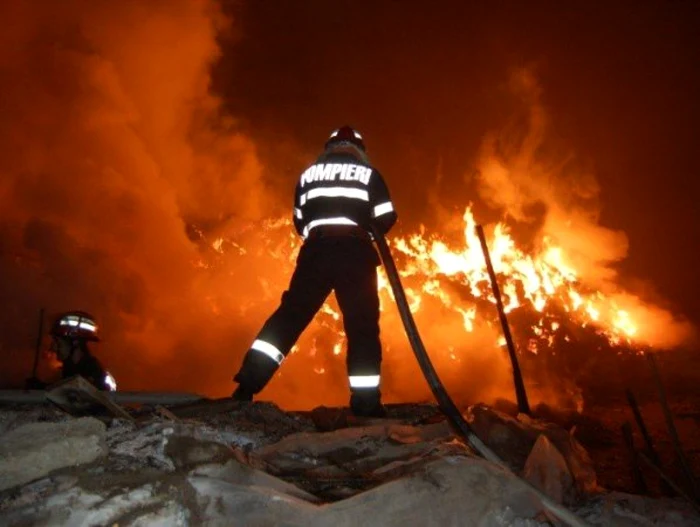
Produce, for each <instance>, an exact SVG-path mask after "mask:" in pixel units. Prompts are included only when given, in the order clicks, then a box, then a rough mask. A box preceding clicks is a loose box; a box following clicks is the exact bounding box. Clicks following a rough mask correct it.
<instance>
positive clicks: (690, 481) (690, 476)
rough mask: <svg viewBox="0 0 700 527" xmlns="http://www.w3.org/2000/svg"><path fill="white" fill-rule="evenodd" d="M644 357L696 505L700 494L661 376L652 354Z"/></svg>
mask: <svg viewBox="0 0 700 527" xmlns="http://www.w3.org/2000/svg"><path fill="white" fill-rule="evenodd" d="M646 356H647V360H648V361H649V365H650V366H651V370H652V371H653V372H654V381H655V382H656V388H657V390H658V391H659V401H660V402H661V408H663V411H664V417H665V418H666V425H667V426H668V432H669V434H670V436H671V442H672V443H673V448H674V449H675V451H676V457H677V458H678V462H679V463H680V465H681V468H682V469H683V473H684V474H685V477H686V479H687V480H688V484H689V485H690V495H691V496H692V497H693V499H694V500H695V501H696V503H697V500H698V495H699V494H700V493H699V492H698V486H697V482H696V481H695V475H694V474H693V470H692V469H691V468H690V463H689V462H688V458H687V457H686V456H685V453H684V452H683V449H682V448H681V440H680V438H679V437H678V431H677V430H676V425H675V424H674V422H673V416H672V415H671V410H670V408H669V406H668V401H667V400H666V391H665V390H664V386H663V384H662V382H661V376H660V375H659V369H658V368H657V366H656V359H655V358H654V353H653V352H651V351H648V352H647V353H646Z"/></svg>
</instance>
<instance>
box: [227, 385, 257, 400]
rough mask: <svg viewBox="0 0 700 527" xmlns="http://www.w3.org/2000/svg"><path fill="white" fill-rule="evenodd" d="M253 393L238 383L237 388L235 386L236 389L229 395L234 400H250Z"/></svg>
mask: <svg viewBox="0 0 700 527" xmlns="http://www.w3.org/2000/svg"><path fill="white" fill-rule="evenodd" d="M253 395H254V394H253V392H251V391H250V390H248V389H246V388H245V386H240V385H239V386H238V388H236V390H235V391H234V392H233V394H232V395H231V398H232V399H233V400H234V401H243V402H252V401H253Z"/></svg>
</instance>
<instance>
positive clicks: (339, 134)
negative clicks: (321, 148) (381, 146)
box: [326, 126, 366, 152]
mask: <svg viewBox="0 0 700 527" xmlns="http://www.w3.org/2000/svg"><path fill="white" fill-rule="evenodd" d="M342 143H351V144H353V145H355V146H356V147H358V148H359V149H360V150H362V151H363V152H365V151H366V148H365V143H364V142H363V141H362V136H361V135H360V132H358V131H357V130H355V129H354V128H352V127H351V126H343V127H342V128H338V129H336V130H333V132H331V135H330V137H329V138H328V141H326V148H328V147H330V146H334V145H337V144H342Z"/></svg>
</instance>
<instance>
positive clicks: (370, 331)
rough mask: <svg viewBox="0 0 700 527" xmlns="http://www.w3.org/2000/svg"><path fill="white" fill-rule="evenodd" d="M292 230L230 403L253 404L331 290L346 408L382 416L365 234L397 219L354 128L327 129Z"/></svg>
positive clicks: (375, 309) (375, 299) (305, 176)
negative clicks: (276, 288) (288, 271)
mask: <svg viewBox="0 0 700 527" xmlns="http://www.w3.org/2000/svg"><path fill="white" fill-rule="evenodd" d="M293 219H294V227H295V229H296V231H297V233H298V234H299V235H300V236H301V237H302V239H303V240H304V242H303V244H302V246H301V249H300V250H299V256H298V257H297V261H296V268H295V270H294V273H293V275H292V278H291V281H290V283H289V287H288V289H287V291H285V292H284V293H283V294H282V299H281V302H280V305H279V307H278V308H277V310H276V311H275V312H274V313H273V314H272V316H270V318H269V319H268V320H267V321H266V322H265V324H264V325H263V327H262V329H261V330H260V332H259V333H258V335H257V337H256V338H255V340H254V341H253V343H252V345H251V347H250V349H249V350H248V351H247V353H246V355H245V357H244V359H243V364H242V365H241V368H240V370H239V371H238V373H237V374H236V376H235V377H234V381H236V382H238V388H237V389H236V391H235V392H234V393H233V397H234V399H237V400H241V401H251V400H252V399H253V396H254V395H255V394H257V393H258V392H260V391H261V390H262V389H263V388H264V387H265V385H266V384H267V383H268V382H269V380H270V379H271V378H272V376H273V375H274V373H275V372H276V371H277V368H278V367H279V366H280V364H281V363H282V361H283V359H284V358H285V357H286V356H287V354H288V353H289V351H290V349H291V348H292V346H293V345H294V344H295V342H296V341H297V339H298V338H299V336H300V335H301V333H302V332H303V331H304V329H305V328H306V327H307V326H308V324H309V323H310V322H311V320H312V319H313V317H314V315H315V314H316V312H317V311H318V310H319V309H320V308H321V306H322V305H323V303H324V302H325V300H326V298H327V297H328V295H329V294H330V293H331V291H335V296H336V299H337V301H338V305H339V307H340V310H341V312H342V315H343V325H344V327H345V333H346V335H347V373H348V381H349V387H350V408H351V410H352V412H353V413H354V414H355V415H358V416H365V417H381V416H383V415H384V414H385V410H384V407H383V406H382V403H381V392H380V364H381V359H382V350H381V344H380V341H379V296H378V292H377V266H378V265H379V264H380V260H379V257H378V255H377V252H376V250H375V248H374V246H373V244H372V237H371V235H370V233H369V225H370V223H374V225H375V226H377V227H378V229H379V230H380V232H382V233H383V234H385V233H387V232H388V231H389V229H391V227H392V226H393V225H394V223H395V222H396V219H397V216H396V212H395V211H394V206H393V204H392V202H391V198H390V197H389V191H388V189H387V186H386V184H385V182H384V179H383V178H382V176H381V174H380V173H379V172H378V171H377V169H376V168H374V167H373V166H372V165H371V164H370V162H369V158H368V157H367V152H366V148H365V144H364V142H363V140H362V136H361V135H360V133H359V132H358V131H357V130H354V129H353V128H351V127H349V126H343V127H342V128H339V129H337V130H335V131H333V132H332V133H331V135H330V137H329V138H328V140H327V141H326V143H325V148H324V151H323V152H322V153H321V155H320V156H319V157H318V159H317V160H316V162H315V163H314V164H313V165H311V166H310V167H309V168H307V169H306V170H305V171H304V172H303V173H302V174H301V177H300V178H299V182H298V183H297V186H296V190H295V193H294V212H293Z"/></svg>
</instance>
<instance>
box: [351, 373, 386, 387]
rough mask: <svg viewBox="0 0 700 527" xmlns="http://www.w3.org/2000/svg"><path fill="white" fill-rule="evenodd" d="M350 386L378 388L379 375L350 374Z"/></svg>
mask: <svg viewBox="0 0 700 527" xmlns="http://www.w3.org/2000/svg"><path fill="white" fill-rule="evenodd" d="M349 379H350V388H376V387H378V386H379V375H350V377H349Z"/></svg>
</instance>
